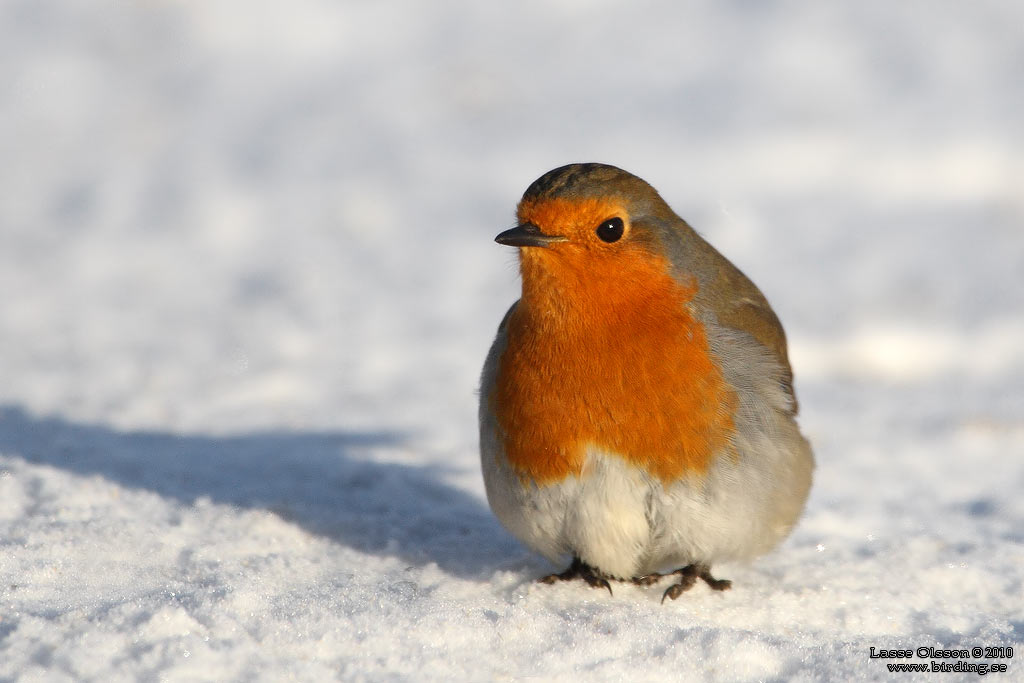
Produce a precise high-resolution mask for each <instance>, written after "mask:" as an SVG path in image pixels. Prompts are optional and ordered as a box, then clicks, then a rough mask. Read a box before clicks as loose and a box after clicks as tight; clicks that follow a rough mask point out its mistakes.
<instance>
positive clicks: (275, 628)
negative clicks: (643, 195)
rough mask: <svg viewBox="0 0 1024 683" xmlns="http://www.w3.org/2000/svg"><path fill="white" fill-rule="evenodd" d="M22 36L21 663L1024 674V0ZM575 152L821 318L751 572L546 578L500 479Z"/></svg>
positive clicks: (5, 105) (115, 676) (11, 261)
mask: <svg viewBox="0 0 1024 683" xmlns="http://www.w3.org/2000/svg"><path fill="white" fill-rule="evenodd" d="M0 37H2V39H0V82H2V83H4V87H3V88H0V112H2V126H0V158H2V159H3V160H4V163H3V164H0V186H2V187H3V192H2V195H0V291H2V292H3V294H4V295H3V305H2V306H0V377H2V378H3V381H2V382H0V406H2V407H0V680H18V681H128V680H168V681H191V680H217V681H228V680H254V681H280V680H286V679H295V680H303V681H324V680H333V679H341V680H488V679H520V678H533V679H537V680H555V681H559V680H561V681H570V680H572V681H575V680H579V679H585V680H624V681H662V680H701V679H706V680H722V681H746V680H750V681H755V680H792V681H809V680H876V679H888V678H891V679H892V680H911V679H913V678H914V677H912V676H908V675H906V674H890V673H888V669H887V668H886V666H885V664H886V662H885V661H884V660H879V659H871V658H870V657H869V649H870V648H871V647H874V648H876V649H882V648H898V647H910V648H917V647H922V646H934V647H944V648H961V647H967V648H970V647H973V646H1014V647H1016V648H1017V651H1016V655H1017V656H1016V657H1015V658H1013V659H1009V660H1006V659H1004V660H1001V661H1002V662H1003V663H1006V664H1008V670H1007V672H1006V673H993V674H991V676H992V677H994V679H995V680H997V681H1010V680H1024V662H1022V661H1020V659H1021V658H1024V597H1022V595H1024V586H1022V580H1024V531H1022V529H1024V496H1022V495H1021V491H1022V490H1024V457H1022V456H1024V352H1022V348H1024V126H1022V125H1021V120H1022V112H1024V88H1022V87H1021V74H1022V73H1024V5H1022V4H1021V3H1014V2H1011V1H1009V0H1007V1H1005V2H1000V1H997V0H979V1H977V2H970V3H966V2H960V1H958V0H945V1H933V2H924V1H922V0H909V1H907V2H898V3H891V2H890V3H880V2H875V1H873V0H869V1H868V2H863V3H806V2H787V1H778V2H763V3H753V2H743V1H741V0H732V1H726V2H710V0H707V1H693V2H684V3H678V4H670V3H654V2H645V1H644V0H638V1H637V2H633V3H628V4H627V3H614V2H596V3H582V2H573V1H571V0H562V1H560V2H544V3H542V2H525V3H518V4H514V5H512V4H509V6H508V7H504V6H499V5H498V4H497V3H470V2H455V1H441V2H433V3H413V2H394V1H390V0H382V1H379V2H372V3H371V2H359V1H352V2H331V1H328V0H294V1H293V2H287V3H286V2H270V1H256V2H254V1H252V0H249V1H243V0H212V1H210V2H169V1H166V0H154V1H152V2H138V3H128V2H116V1H113V0H93V1H92V2H88V3H84V2H72V1H70V0H7V1H6V2H4V3H2V4H0ZM572 161H603V162H607V163H613V164H616V165H618V166H621V167H624V168H626V169H628V170H631V171H633V172H635V173H637V174H639V175H641V176H642V177H644V178H646V179H647V180H649V181H650V182H651V183H652V184H653V185H655V187H657V188H659V189H660V190H661V192H662V194H663V195H664V196H665V197H666V199H667V200H668V201H669V202H670V203H671V204H672V205H673V207H675V208H676V210H677V211H678V212H679V213H680V214H681V215H683V216H684V217H686V218H687V219H688V220H689V221H690V222H691V223H692V224H694V225H695V226H696V227H697V228H698V229H699V230H700V231H701V232H702V233H703V234H704V235H705V236H707V237H708V239H709V240H710V241H711V242H712V243H713V244H715V245H716V246H717V247H719V248H720V249H721V250H722V251H723V252H724V253H725V254H726V255H728V256H729V257H730V258H731V259H732V260H733V261H734V262H735V263H737V264H738V265H739V266H740V267H741V268H742V269H744V270H745V271H746V272H747V273H748V274H749V275H750V276H751V277H752V279H753V280H754V281H755V282H757V283H758V284H759V285H760V286H761V288H762V289H763V290H764V291H765V293H766V294H767V296H768V298H769V300H770V301H771V302H772V303H773V305H774V307H775V308H776V310H777V311H778V313H779V315H780V317H781V319H782V320H783V321H784V322H785V324H786V327H787V331H788V333H789V336H790V339H791V345H792V359H793V365H794V368H795V371H796V379H797V385H796V386H797V391H798V394H799V397H800V399H801V404H802V418H801V421H802V425H803V427H804V429H805V431H806V433H807V435H808V436H809V438H810V439H811V441H812V442H813V444H814V447H815V451H816V454H817V459H818V470H817V474H816V481H815V484H814V488H813V491H812V494H811V498H810V501H809V504H808V508H807V512H806V514H805V516H804V518H803V520H802V522H801V523H800V525H799V526H798V527H797V529H796V531H795V532H794V534H793V535H792V537H791V538H790V539H789V540H788V541H787V542H786V543H785V544H783V546H782V547H781V548H779V549H778V550H777V551H775V552H774V553H772V554H770V555H768V556H766V557H763V558H760V559H758V560H756V561H755V562H753V563H752V564H749V565H721V566H718V567H716V573H717V574H719V575H721V576H723V577H727V578H730V579H732V580H733V581H734V587H733V590H731V591H729V592H726V593H713V592H712V591H710V590H709V589H707V587H706V586H702V585H699V586H697V587H695V588H694V589H693V590H692V591H691V592H690V593H687V594H686V595H684V596H682V597H681V598H680V599H679V600H677V601H675V602H671V603H667V604H665V605H662V604H659V600H660V598H661V593H662V589H663V587H661V588H659V587H652V588H649V589H645V588H639V587H634V586H626V585H621V586H620V585H616V586H614V590H615V594H614V597H612V596H609V595H608V593H607V591H601V590H592V589H590V588H587V587H586V586H584V585H582V584H561V585H556V586H544V585H538V584H536V583H534V582H533V580H534V579H535V578H536V577H538V576H540V575H542V574H544V573H547V572H550V571H552V570H555V569H560V567H554V566H552V565H550V564H548V563H547V562H546V561H545V560H543V559H541V558H539V557H537V556H535V555H533V554H531V553H530V552H529V551H528V550H527V549H525V548H524V547H522V546H521V545H519V544H518V543H517V542H516V541H515V540H514V539H513V538H511V537H510V536H509V535H508V533H507V532H505V531H504V530H503V529H502V528H501V527H500V525H499V524H498V522H497V521H496V520H495V519H494V517H493V516H492V514H491V513H490V511H489V509H488V507H487V503H486V501H485V498H484V494H483V484H482V481H481V477H480V471H479V462H478V454H477V432H476V417H475V410H476V401H477V397H476V385H477V381H478V373H479V369H480V366H481V364H482V362H483V358H484V355H485V353H486V351H487V348H488V346H489V344H490V341H491V339H492V336H493V334H494V331H495V329H496V327H497V324H498V322H499V320H500V319H501V317H502V315H503V313H504V312H505V309H506V308H507V306H508V305H509V304H510V303H511V302H512V301H513V300H514V299H515V297H516V295H517V288H518V281H517V272H516V269H515V259H514V254H513V253H512V250H511V249H508V248H503V247H499V246H498V245H495V244H494V243H493V242H492V241H491V240H492V237H493V236H494V235H495V234H497V233H498V232H499V231H500V230H503V229H505V228H508V227H510V226H511V225H513V207H514V204H515V202H516V200H517V199H518V197H519V195H520V194H521V192H522V191H523V190H524V189H525V187H526V186H527V185H528V184H529V183H530V182H531V181H532V180H533V179H534V178H536V177H537V176H538V175H540V174H541V173H542V172H544V171H546V170H548V169H550V168H552V167H554V166H558V165H561V164H564V163H568V162H572ZM908 661H910V662H927V661H928V660H927V659H916V658H915V659H911V660H908ZM972 661H976V660H972ZM989 661H993V662H995V661H999V660H989ZM932 676H934V675H932ZM975 678H977V676H976V674H954V673H950V674H941V675H939V677H938V678H935V677H928V678H927V680H943V681H945V680H974V679H975Z"/></svg>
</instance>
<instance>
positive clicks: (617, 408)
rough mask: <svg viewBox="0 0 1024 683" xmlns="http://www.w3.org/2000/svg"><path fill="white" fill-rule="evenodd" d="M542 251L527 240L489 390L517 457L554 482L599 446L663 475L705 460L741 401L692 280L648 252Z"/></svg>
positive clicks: (668, 477) (696, 468)
mask: <svg viewBox="0 0 1024 683" xmlns="http://www.w3.org/2000/svg"><path fill="white" fill-rule="evenodd" d="M542 251H543V250H539V249H526V250H523V262H522V269H523V296H522V298H521V300H520V303H519V305H518V306H516V308H515V310H514V311H513V312H512V315H511V316H510V317H509V320H508V323H507V334H508V345H507V348H506V350H505V352H504V354H503V355H502V356H501V358H500V363H499V368H498V374H497V382H496V387H495V390H494V392H493V394H492V395H491V398H490V400H491V407H492V409H493V410H494V411H495V413H496V416H497V419H498V423H499V425H500V427H501V430H502V432H503V435H504V442H503V443H504V447H505V454H506V456H507V458H508V461H509V463H510V465H511V466H512V467H513V468H514V469H516V470H517V471H518V472H519V473H520V474H521V475H522V477H523V478H524V480H532V481H535V482H537V483H541V484H543V483H550V482H554V481H558V480H560V479H562V478H564V477H565V476H567V475H576V474H579V473H580V471H581V468H582V465H583V458H584V455H585V449H586V448H587V447H588V446H593V447H597V448H600V449H602V450H604V451H607V452H609V453H614V454H616V455H618V456H621V457H622V458H624V459H626V460H627V461H629V462H630V463H633V464H635V465H637V466H639V467H641V468H643V469H644V470H646V471H647V472H649V473H650V474H651V475H653V476H655V477H657V478H658V479H660V480H661V481H663V482H666V483H667V482H670V481H673V480H675V479H677V478H679V477H680V476H681V475H683V474H685V473H688V472H702V471H704V470H706V469H707V467H708V465H709V463H710V460H711V458H712V456H713V455H714V454H715V453H716V452H718V451H719V450H720V449H721V448H722V447H723V446H725V445H727V444H728V441H729V437H730V435H731V433H732V431H733V422H732V414H733V410H734V408H735V402H736V399H735V395H734V394H733V392H732V390H731V389H730V387H728V385H726V383H725V382H724V380H723V378H722V373H721V371H720V370H719V369H718V367H717V366H716V365H715V364H714V363H713V362H712V359H711V357H710V356H709V355H708V345H707V338H706V335H705V331H704V328H703V326H702V325H701V324H700V323H699V322H698V321H697V320H695V319H694V318H693V317H692V315H691V314H690V313H689V311H688V310H687V302H688V301H690V300H691V299H692V297H693V295H694V293H695V292H696V285H694V286H692V287H685V286H682V285H680V284H679V283H678V282H676V281H675V280H674V279H673V278H672V277H670V276H669V274H668V269H667V264H666V262H665V261H664V260H663V259H660V258H656V257H650V256H649V255H646V256H644V257H641V256H636V257H630V258H625V259H624V258H616V259H602V258H598V257H594V256H593V255H591V256H590V257H588V261H587V263H586V268H584V269H581V268H579V267H578V264H576V263H574V262H573V260H572V259H564V258H561V257H560V256H558V255H555V254H552V253H541V252H542Z"/></svg>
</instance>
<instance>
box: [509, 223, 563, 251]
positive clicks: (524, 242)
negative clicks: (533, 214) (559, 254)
mask: <svg viewBox="0 0 1024 683" xmlns="http://www.w3.org/2000/svg"><path fill="white" fill-rule="evenodd" d="M567 240H568V238H566V237H562V236H561V235H545V234H544V233H542V232H541V231H540V228H538V227H537V226H536V225H534V224H533V223H523V224H522V225H517V226H516V227H514V228H512V229H511V230H506V231H505V232H503V233H501V234H500V235H498V236H497V237H495V238H494V241H495V242H497V243H498V244H505V245H507V246H510V247H546V246H548V245H550V244H554V243H555V242H565V241H567Z"/></svg>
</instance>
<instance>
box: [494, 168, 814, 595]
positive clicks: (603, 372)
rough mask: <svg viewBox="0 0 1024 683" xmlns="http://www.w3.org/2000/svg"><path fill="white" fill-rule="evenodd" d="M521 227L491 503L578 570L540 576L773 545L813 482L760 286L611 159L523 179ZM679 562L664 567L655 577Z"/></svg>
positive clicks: (512, 526) (692, 564) (597, 576)
mask: <svg viewBox="0 0 1024 683" xmlns="http://www.w3.org/2000/svg"><path fill="white" fill-rule="evenodd" d="M517 218H518V223H519V224H518V225H517V226H516V227H514V228H512V229H510V230H506V231H505V232H502V233H501V234H500V235H498V236H497V237H496V238H495V241H497V242H498V243H499V244H505V245H509V246H513V247H518V248H519V261H520V272H521V275H522V295H521V297H520V299H519V300H518V301H517V302H515V303H514V304H512V307H511V308H510V309H509V310H508V313H506V314H505V318H504V320H502V322H501V324H500V326H499V327H498V334H497V338H496V339H495V340H494V344H493V346H492V347H491V350H490V353H489V354H488V356H487V360H486V362H485V364H484V369H483V377H482V381H481V391H480V453H481V460H482V465H483V474H484V481H485V484H486V488H487V499H488V502H489V503H490V505H491V509H492V510H493V511H494V513H495V515H496V516H497V517H498V519H499V520H500V521H501V523H502V524H503V525H504V526H505V527H506V528H507V529H508V530H509V531H511V532H512V534H513V535H515V536H516V537H517V538H519V539H520V540H521V541H522V542H523V543H525V544H526V545H527V546H529V547H530V548H532V549H534V550H536V551H538V552H539V553H541V554H542V555H544V556H546V557H547V558H548V559H550V560H551V561H553V562H557V561H558V560H559V558H567V557H571V558H572V563H571V564H570V566H569V568H568V569H567V570H566V571H564V572H562V573H560V574H552V575H550V576H546V577H544V578H542V579H541V581H542V582H544V583H553V582H554V581H556V580H567V579H575V578H579V579H583V580H584V581H586V582H587V583H588V584H590V585H591V586H595V587H602V588H608V590H609V591H610V590H611V586H610V584H609V583H608V582H609V580H619V581H632V582H634V583H637V584H641V585H648V584H653V583H655V582H656V581H658V580H660V579H661V578H662V577H665V576H669V575H672V576H675V577H677V579H676V582H675V583H673V584H671V586H670V587H669V588H668V589H667V590H666V591H665V593H664V596H663V597H662V601H664V599H665V597H668V598H672V599H675V598H677V597H678V596H679V595H680V594H681V593H682V592H683V591H685V590H687V589H689V588H690V587H691V586H693V585H694V584H695V583H696V580H697V579H698V578H699V579H702V580H703V581H704V582H706V583H707V584H708V585H709V586H710V587H711V588H713V589H716V590H724V589H726V588H729V587H730V585H731V584H730V582H729V581H725V580H719V579H715V578H714V577H713V576H712V575H711V571H710V569H711V565H712V564H714V563H716V562H720V561H732V560H745V559H749V558H752V557H754V556H757V555H760V554H763V553H765V552H767V551H769V550H770V549H772V548H773V547H775V546H776V545H777V544H778V543H780V542H781V541H782V540H783V539H784V538H785V537H786V536H787V535H788V534H789V532H790V530H791V529H792V528H793V525H794V524H796V521H797V518H798V517H799V516H800V513H801V511H802V510H803V507H804V503H805V501H806V499H807V494H808V491H809V489H810V486H811V473H812V471H813V469H814V456H813V455H812V453H811V448H810V445H809V444H808V442H807V440H806V439H805V438H804V437H803V435H801V433H800V429H799V427H798V426H797V423H796V415H797V401H796V396H795V394H794V392H793V375H792V371H791V369H790V365H789V359H788V357H787V352H786V337H785V333H784V332H783V330H782V325H781V324H780V323H779V319H778V318H777V317H776V315H775V312H774V311H772V308H771V306H769V305H768V301H767V300H766V299H765V297H764V295H763V294H762V293H761V291H760V290H759V289H758V288H757V287H756V286H754V284H753V283H752V282H751V281H750V280H749V279H747V277H746V276H745V275H744V274H743V273H741V272H740V271H739V269H737V268H736V266H734V265H733V264H732V263H730V262H729V261H728V259H726V258H725V257H724V256H722V255H721V254H720V253H719V252H718V251H716V250H715V249H714V247H712V246H711V245H710V244H708V243H707V242H706V241H704V239H702V238H701V237H700V236H699V235H698V234H697V233H696V232H695V231H694V230H693V228H691V227H690V226H689V225H688V224H687V223H686V221H684V220H683V219H682V218H680V217H679V216H677V215H676V214H675V213H674V212H673V211H672V209H671V208H669V206H668V204H667V203H666V202H665V200H663V199H662V198H661V196H660V195H659V194H658V192H657V191H656V190H655V189H654V188H653V187H651V186H650V185H649V184H647V183H646V182H645V181H643V180H641V179H640V178H638V177H636V176H634V175H632V174H630V173H627V172H626V171H623V170H622V169H619V168H616V167H614V166H607V165H604V164H571V165H568V166H562V167H561V168H556V169H554V170H553V171H549V172H548V173H545V174H544V175H543V176H541V177H540V178H539V179H537V180H536V181H534V183H533V184H532V185H530V187H529V188H527V190H526V193H525V194H524V195H523V198H522V200H521V201H520V202H519V206H518V209H517ZM672 568H676V569H675V571H670V572H668V573H665V574H662V573H660V572H663V571H666V570H669V569H672Z"/></svg>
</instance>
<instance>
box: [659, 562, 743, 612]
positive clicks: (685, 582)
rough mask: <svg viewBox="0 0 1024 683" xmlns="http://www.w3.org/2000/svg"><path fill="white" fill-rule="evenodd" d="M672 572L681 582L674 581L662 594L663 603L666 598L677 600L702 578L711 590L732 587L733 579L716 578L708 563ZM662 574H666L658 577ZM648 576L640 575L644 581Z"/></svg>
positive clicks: (723, 589) (691, 565) (724, 589)
mask: <svg viewBox="0 0 1024 683" xmlns="http://www.w3.org/2000/svg"><path fill="white" fill-rule="evenodd" d="M672 574H673V575H675V574H678V575H679V582H678V583H674V584H672V585H671V586H669V587H668V590H666V591H665V594H664V595H662V596H661V602H662V603H664V602H665V598H671V599H672V600H675V599H676V598H678V597H679V596H680V595H682V594H683V593H685V592H686V591H688V590H690V589H691V588H693V584H695V583H697V579H700V580H701V581H703V582H704V583H706V584H707V585H708V586H709V587H710V588H711V590H716V591H727V590H729V589H730V588H732V581H729V580H728V579H716V578H715V577H713V576H711V567H709V566H708V565H706V564H690V565H687V566H685V567H683V568H681V569H677V570H675V571H674V572H672ZM662 576H665V575H664V574H659V575H658V578H661V577H662ZM647 578H648V577H646V576H642V577H640V580H641V581H642V580H645V579H647ZM656 580H657V579H655V581H656ZM653 582H654V581H651V582H649V583H653ZM643 585H649V584H643Z"/></svg>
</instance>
